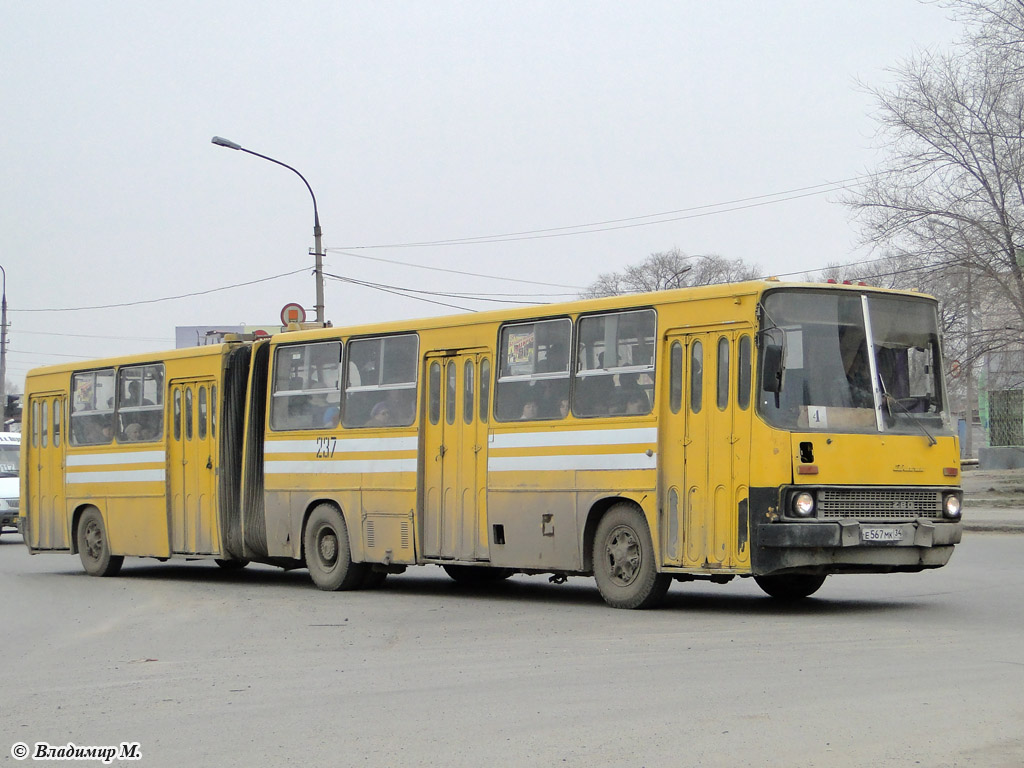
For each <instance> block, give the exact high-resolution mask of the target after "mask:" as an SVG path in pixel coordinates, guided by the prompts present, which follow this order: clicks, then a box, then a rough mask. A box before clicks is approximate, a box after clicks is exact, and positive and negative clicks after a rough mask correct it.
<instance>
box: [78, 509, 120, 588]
mask: <svg viewBox="0 0 1024 768" xmlns="http://www.w3.org/2000/svg"><path fill="white" fill-rule="evenodd" d="M75 535H76V538H77V539H78V556H79V557H80V558H82V567H83V568H85V572H86V573H88V574H89V575H90V576H114V575H115V574H117V572H118V571H120V570H121V565H122V564H123V563H124V557H122V556H121V555H112V554H110V542H109V541H107V529H106V528H105V527H104V525H103V515H101V514H100V511H99V510H98V509H96V507H90V508H89V509H87V510H85V512H83V513H82V516H81V517H80V518H79V520H78V530H77V531H76V534H75Z"/></svg>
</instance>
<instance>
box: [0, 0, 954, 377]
mask: <svg viewBox="0 0 1024 768" xmlns="http://www.w3.org/2000/svg"><path fill="white" fill-rule="evenodd" d="M0 11H2V16H0V18H2V23H0V65H2V66H0V72H2V77H0V96H2V99H0V142H2V143H0V146H2V152H3V154H2V157H3V173H2V178H0V265H2V266H3V267H4V268H5V269H6V273H7V299H8V310H9V313H8V320H9V323H10V334H9V335H10V344H9V355H8V378H9V379H10V380H11V381H13V382H15V384H16V385H17V386H18V387H19V388H20V387H21V386H22V385H23V381H24V375H25V372H26V371H27V370H28V369H30V368H32V367H35V366H38V365H46V364H52V363H62V362H68V361H71V360H75V359H88V358H92V357H98V356H104V355H114V354H127V353H136V352H146V351H152V350H157V349H163V348H171V347H173V346H174V328H175V326H179V325H204V324H209V325H216V324H221V323H223V324H228V323H230V324H241V323H246V324H256V325H263V324H273V323H276V322H278V317H279V314H280V310H281V307H282V306H283V305H284V304H285V303H287V302H291V301H297V302H299V303H301V304H303V305H305V306H306V307H308V308H309V314H310V316H311V317H312V315H313V311H312V307H313V304H314V303H315V300H314V280H313V277H312V265H313V258H312V256H310V255H309V251H310V250H311V248H312V246H313V234H312V229H313V207H312V200H311V198H310V196H309V193H308V192H307V190H306V188H305V186H304V185H303V184H302V181H301V180H300V179H299V178H298V177H297V176H295V175H294V174H293V173H291V172H290V171H288V170H286V169H284V168H281V167H280V166H277V165H273V164H272V163H268V162H267V161H265V160H261V159H259V158H257V157H253V156H251V155H247V154H244V153H241V152H235V151H231V150H228V149H224V148H221V147H217V146H214V145H213V144H211V143H210V139H211V137H212V136H214V135H220V136H224V137H227V138H229V139H232V140H234V141H236V142H238V143H239V144H242V145H243V146H245V147H246V148H248V149H252V150H253V151H256V152H259V153H261V154H264V155H269V156H271V157H274V158H276V159H278V160H280V161H282V162H284V163H287V164H289V165H291V166H294V167H295V168H296V169H298V170H299V171H300V172H301V173H302V174H303V175H304V176H305V177H306V178H307V179H308V181H309V183H310V185H311V186H312V189H313V191H314V193H315V194H316V197H317V203H318V206H319V211H320V219H321V224H322V226H323V240H324V245H325V247H326V248H328V249H329V251H328V257H327V260H326V262H325V271H326V272H328V273H330V274H332V275H338V276H342V277H346V278H354V279H356V280H359V281H363V282H367V283H374V284H379V285H383V286H387V287H388V290H394V289H393V288H391V287H392V286H393V287H397V288H402V289H409V288H412V289H416V290H420V291H435V292H447V293H463V294H472V295H477V296H479V295H481V294H492V295H493V294H498V295H502V294H505V296H503V297H502V298H504V299H506V300H508V299H520V300H522V299H525V300H528V301H538V302H541V301H556V300H559V298H561V297H560V296H557V295H554V294H570V295H572V294H574V293H575V291H576V290H577V289H578V288H580V287H583V286H586V285H587V284H588V283H590V282H592V281H593V280H594V278H595V277H596V276H597V275H598V273H600V272H607V271H612V270H618V269H621V268H622V267H623V266H625V265H627V264H630V263H635V262H638V261H641V260H642V259H644V258H645V257H646V256H647V255H649V254H650V253H652V252H656V251H664V250H668V249H671V248H673V247H678V248H681V249H682V250H684V251H686V252H688V253H692V254H701V253H717V254H721V255H723V256H726V257H729V258H737V257H738V258H743V259H745V260H747V261H749V262H753V263H757V264H759V265H760V266H761V268H762V270H763V273H764V274H786V273H796V277H798V278H799V277H802V275H803V272H804V271H807V270H816V269H820V268H821V267H823V266H825V265H826V264H827V263H829V262H839V263H848V262H855V261H858V260H861V259H864V258H868V257H870V255H871V254H870V253H869V252H867V251H865V250H864V249H863V248H859V247H858V246H857V230H856V229H855V227H854V226H853V224H852V223H851V221H850V220H849V216H848V213H847V211H846V209H844V208H843V207H842V206H841V205H839V204H838V203H837V202H836V200H837V199H838V197H839V195H838V193H835V192H830V193H825V194H822V193H821V192H822V191H823V190H828V189H830V187H828V186H819V185H829V184H834V183H836V182H840V181H842V180H845V179H851V178H855V177H857V176H859V175H861V174H863V173H864V172H865V171H868V170H870V169H871V168H873V167H874V166H875V164H876V163H877V162H878V161H879V159H880V158H881V157H883V156H884V154H883V153H884V148H883V150H881V151H880V150H879V148H878V146H877V140H876V139H875V135H874V134H875V124H874V122H873V121H872V118H871V113H872V109H873V106H872V100H871V98H870V96H869V95H867V94H866V93H864V92H863V90H862V89H860V88H859V87H858V85H857V82H858V80H861V81H865V82H869V83H872V84H879V83H882V82H885V81H886V80H887V78H888V75H887V74H886V73H885V71H884V70H885V67H887V66H891V65H893V64H895V63H896V62H897V61H898V60H900V59H901V58H904V57H906V56H908V55H910V54H912V53H913V52H914V51H915V50H917V49H920V48H921V47H943V46H946V45H948V43H949V42H950V41H951V40H953V39H954V38H956V37H957V36H958V35H959V28H958V26H957V25H956V24H955V23H953V22H952V21H950V20H949V19H948V17H947V11H946V10H944V9H943V8H941V7H940V6H937V5H935V4H929V3H920V2H917V0H830V1H829V2H821V1H820V0H806V1H805V2H797V1H796V0H789V1H775V2H770V3H754V2H738V1H737V2H730V1H728V0H719V1H717V2H710V1H700V2H698V0H672V1H668V0H666V1H665V2H660V1H659V2H655V1H653V0H651V1H649V2H633V3H625V2H583V1H582V0H576V1H575V2H514V1H509V0H503V1H502V2H488V1H486V0H472V1H467V2H445V1H443V0H429V1H425V2H345V1H334V2H312V1H306V0H288V2H286V3H285V2H258V1H256V0H247V1H246V2H242V1H241V0H237V1H231V2H217V1H216V0H202V1H201V2H193V1H191V0H177V1H176V2H174V3H160V4H158V3H140V2H127V1H126V2H100V1H98V0H91V1H90V2H72V0H67V1H66V2H45V1H44V0H33V2H18V1H17V0H0ZM798 190H799V191H798ZM808 193H814V194H808ZM762 196H767V197H762ZM750 198H758V199H757V200H751V199H750ZM736 201H743V202H736ZM753 203H757V205H753V206H752V204H753ZM705 206H706V207H705ZM667 212H672V213H670V214H668V215H664V216H653V214H664V213H667ZM639 217H647V218H639ZM623 220H628V221H623ZM606 222H615V223H611V224H609V223H606ZM655 222H660V223H655ZM598 223H601V224H600V226H594V227H590V228H589V229H591V230H600V231H590V232H586V233H580V231H581V230H580V229H571V228H575V227H578V226H579V225H590V224H598ZM558 228H565V229H558ZM582 229H587V227H583V228H582ZM541 230H548V231H546V232H540V231H541ZM524 232H529V233H532V234H530V235H517V236H515V237H513V238H508V237H505V238H502V237H497V236H501V235H507V234H509V233H524ZM552 235H557V236H552ZM463 238H481V239H482V240H490V241H491V242H481V241H476V242H472V243H468V244H445V245H430V246H416V247H398V246H399V245H400V244H408V243H424V242H430V241H445V240H454V239H463ZM494 241H497V242H494ZM381 246H391V247H381ZM393 262H402V263H401V264H396V263H393ZM440 270H453V271H450V272H444V271H440ZM289 272H295V274H292V275H290V276H285V277H278V278H277V279H271V280H267V279H266V278H273V277H274V276H278V275H282V274H284V273H289ZM457 272H472V273H476V274H477V275H483V276H488V277H479V276H471V275H466V274H457ZM851 272H855V268H851ZM490 277H498V278H505V279H490ZM250 281H262V282H256V283H253V284H250V285H247V286H239V287H233V288H229V289H227V290H219V291H215V292H209V291H213V290H214V289H220V288H225V287H228V286H237V285H238V284H240V283H247V282H250ZM517 281H519V282H517ZM523 281H534V282H523ZM199 292H208V293H205V294H203V295H196V296H192V297H188V298H180V299H176V300H171V301H161V302H156V303H146V304H140V305H136V306H114V307H110V308H106V309H90V310H79V311H68V310H72V309H75V308H81V307H96V306H101V305H124V304H128V303H130V302H139V301H149V300H153V299H160V298H164V297H174V296H183V295H185V294H193V293H199ZM325 294H326V301H325V304H326V307H327V310H326V316H327V318H328V319H329V320H331V321H333V322H334V324H335V325H346V324H353V323H360V322H366V321H378V320H387V319H397V318H413V317H420V316H425V315H434V314H439V313H449V312H457V311H461V310H459V309H455V308H452V307H446V306H440V305H438V304H431V303H426V302H424V301H421V300H417V299H414V298H410V297H409V296H408V295H396V293H389V292H384V291H381V290H377V289H373V288H370V287H365V286H360V285H353V284H346V283H342V282H338V281H336V280H333V279H328V280H327V282H326V290H325ZM420 295H421V296H422V297H423V298H426V299H431V300H432V301H439V302H442V303H445V304H450V305H455V306H457V307H460V308H466V309H469V308H473V309H481V308H494V307H496V306H500V305H498V304H494V303H490V302H480V301H472V300H470V299H467V298H453V297H445V296H438V295H430V294H420ZM40 310H47V311H40ZM58 310H62V311H58Z"/></svg>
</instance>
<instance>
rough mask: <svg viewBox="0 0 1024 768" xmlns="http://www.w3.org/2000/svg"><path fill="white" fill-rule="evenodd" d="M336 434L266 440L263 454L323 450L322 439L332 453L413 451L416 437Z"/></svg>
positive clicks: (416, 440)
mask: <svg viewBox="0 0 1024 768" xmlns="http://www.w3.org/2000/svg"><path fill="white" fill-rule="evenodd" d="M336 437H337V435H328V434H324V435H314V436H313V437H311V438H308V439H306V440H267V441H266V443H264V448H263V452H264V454H276V453H316V452H317V450H318V449H319V450H323V448H324V441H329V446H328V447H331V448H333V451H334V455H338V454H339V453H356V452H363V451H415V450H416V448H417V443H418V438H417V437H416V436H415V435H413V436H411V437H338V438H337V442H336V443H335V438H336Z"/></svg>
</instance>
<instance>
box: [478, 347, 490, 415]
mask: <svg viewBox="0 0 1024 768" xmlns="http://www.w3.org/2000/svg"><path fill="white" fill-rule="evenodd" d="M490 401H491V361H490V360H488V359H487V358H484V359H483V360H481V361H480V421H482V422H483V423H484V424H486V423H487V415H488V411H490V408H491V403H490Z"/></svg>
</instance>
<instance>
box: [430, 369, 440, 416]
mask: <svg viewBox="0 0 1024 768" xmlns="http://www.w3.org/2000/svg"><path fill="white" fill-rule="evenodd" d="M427 388H428V389H429V390H430V423H431V424H434V425H436V424H437V423H438V422H439V421H440V420H441V364H440V363H438V362H437V361H436V360H435V361H434V362H432V363H431V364H430V381H429V383H428V384H427Z"/></svg>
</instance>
